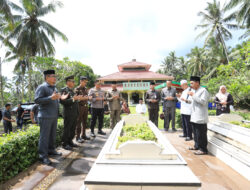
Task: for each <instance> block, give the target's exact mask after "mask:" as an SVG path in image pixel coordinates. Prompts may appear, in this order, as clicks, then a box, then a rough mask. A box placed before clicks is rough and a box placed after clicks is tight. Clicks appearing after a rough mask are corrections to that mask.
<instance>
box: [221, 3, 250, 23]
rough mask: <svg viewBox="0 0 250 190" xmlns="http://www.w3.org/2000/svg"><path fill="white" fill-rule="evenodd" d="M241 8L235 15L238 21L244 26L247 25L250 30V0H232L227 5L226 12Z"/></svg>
mask: <svg viewBox="0 0 250 190" xmlns="http://www.w3.org/2000/svg"><path fill="white" fill-rule="evenodd" d="M237 6H238V7H239V8H238V9H237V10H235V12H234V13H233V14H234V15H235V16H236V20H237V21H238V23H239V24H240V25H242V26H244V25H246V27H247V28H250V1H249V0H230V1H229V3H228V4H227V5H226V10H229V9H233V8H235V7H237Z"/></svg>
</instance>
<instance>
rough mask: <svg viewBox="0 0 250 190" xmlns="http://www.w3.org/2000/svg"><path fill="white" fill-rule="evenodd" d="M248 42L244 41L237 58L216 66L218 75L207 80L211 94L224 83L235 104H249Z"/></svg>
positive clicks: (249, 66) (249, 47)
mask: <svg viewBox="0 0 250 190" xmlns="http://www.w3.org/2000/svg"><path fill="white" fill-rule="evenodd" d="M249 50H250V42H248V43H244V45H243V47H242V48H241V49H240V51H239V56H238V58H237V59H235V60H233V61H231V62H229V64H227V65H220V66H219V67H218V68H217V72H218V75H217V77H215V78H212V79H210V80H209V81H208V83H207V86H208V90H209V92H210V93H211V94H212V95H215V94H216V93H217V92H218V89H219V86H221V85H225V86H226V87H227V89H228V92H229V93H231V94H232V96H233V98H234V100H235V102H236V104H239V105H245V106H248V108H249V106H250V93H249V92H250V51H249Z"/></svg>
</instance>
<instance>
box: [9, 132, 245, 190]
mask: <svg viewBox="0 0 250 190" xmlns="http://www.w3.org/2000/svg"><path fill="white" fill-rule="evenodd" d="M107 132H108V133H109V131H107ZM163 133H164V135H166V137H167V138H168V139H169V140H170V142H171V143H172V144H173V146H174V147H175V148H176V149H177V151H179V153H180V154H181V155H182V156H183V157H184V159H185V160H186V161H187V163H188V166H189V167H190V169H191V170H192V171H193V172H194V174H195V175H196V176H197V177H198V178H199V179H200V180H201V182H202V188H201V189H202V190H248V189H250V188H249V187H250V182H249V181H247V180H246V179H245V178H244V177H242V176H241V175H240V174H238V173H237V172H236V171H234V170H233V169H231V168H230V167H229V166H227V165H226V164H224V163H223V162H222V161H220V160H219V159H217V158H216V157H214V156H212V155H204V156H196V155H194V154H193V152H192V151H190V150H188V147H189V146H193V142H186V141H185V140H184V139H183V138H180V137H179V135H180V134H181V132H176V133H171V132H167V133H166V132H163ZM107 138H108V135H106V136H99V135H98V136H97V137H96V138H95V139H94V140H91V141H86V142H85V143H83V144H81V147H79V148H77V149H76V150H75V151H74V152H69V151H64V150H61V151H63V155H64V157H61V158H55V159H54V161H55V162H56V163H55V164H54V165H53V166H43V165H41V164H39V163H36V164H34V165H33V166H32V167H31V168H30V169H29V170H28V171H26V172H25V174H21V175H19V176H18V177H17V178H16V179H13V180H14V182H13V181H12V184H13V183H14V184H13V185H12V186H11V188H10V189H15V190H16V189H18V190H29V189H49V190H71V189H72V190H78V189H80V187H81V186H82V184H83V181H84V179H85V177H86V175H87V174H88V172H89V170H90V168H91V166H92V165H93V163H94V162H95V159H96V157H97V156H98V154H99V152H100V151H101V149H102V147H103V145H104V143H105V142H106V140H107ZM65 156H67V158H65ZM107 172H108V171H107ZM166 172H167V171H166Z"/></svg>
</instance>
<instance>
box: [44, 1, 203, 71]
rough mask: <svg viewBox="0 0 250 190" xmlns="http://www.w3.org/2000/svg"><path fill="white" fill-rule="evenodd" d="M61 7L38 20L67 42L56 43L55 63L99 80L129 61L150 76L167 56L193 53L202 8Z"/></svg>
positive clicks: (148, 4) (175, 4) (163, 4)
mask: <svg viewBox="0 0 250 190" xmlns="http://www.w3.org/2000/svg"><path fill="white" fill-rule="evenodd" d="M61 1H62V2H63V3H64V7H63V8H61V9H57V12H56V13H55V14H50V15H48V16H47V17H45V18H44V19H45V20H46V21H48V22H49V23H51V24H52V25H54V26H55V27H56V28H58V29H59V30H61V31H62V32H64V33H65V34H66V35H67V37H68V38H69V42H68V43H64V42H62V41H61V40H59V39H57V41H56V43H55V47H56V55H55V57H56V58H59V59H61V58H63V57H66V56H67V57H69V58H70V59H71V60H80V61H82V62H83V63H84V64H87V65H90V66H91V67H92V68H93V70H94V72H95V73H96V74H99V75H107V74H110V73H112V72H116V71H118V69H117V67H116V66H117V65H118V64H121V63H124V62H128V61H131V59H133V58H136V59H137V60H138V61H141V62H146V63H149V64H152V69H151V70H154V71H155V70H156V69H158V68H159V65H160V64H161V61H162V60H163V58H164V57H165V56H166V55H167V52H169V51H173V50H178V49H183V48H185V47H187V46H188V47H189V48H191V47H193V46H194V45H193V44H194V43H195V42H194V38H195V36H196V35H197V32H195V31H194V27H195V25H196V24H198V23H199V21H200V18H199V17H198V16H197V13H198V12H199V11H201V10H203V9H204V8H205V7H206V1H201V0H188V1H187V0H126V1H125V0H105V1H104V0H70V1H69V0H61ZM46 2H49V1H47V0H46ZM163 52H164V53H163ZM165 52H166V54H165ZM178 56H180V55H178Z"/></svg>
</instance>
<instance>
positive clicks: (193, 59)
mask: <svg viewBox="0 0 250 190" xmlns="http://www.w3.org/2000/svg"><path fill="white" fill-rule="evenodd" d="M187 57H188V60H187V62H188V71H189V73H190V74H191V75H196V76H203V75H204V74H205V71H206V55H205V49H204V48H198V47H197V46H196V47H194V48H193V49H191V52H190V53H189V54H187Z"/></svg>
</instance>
